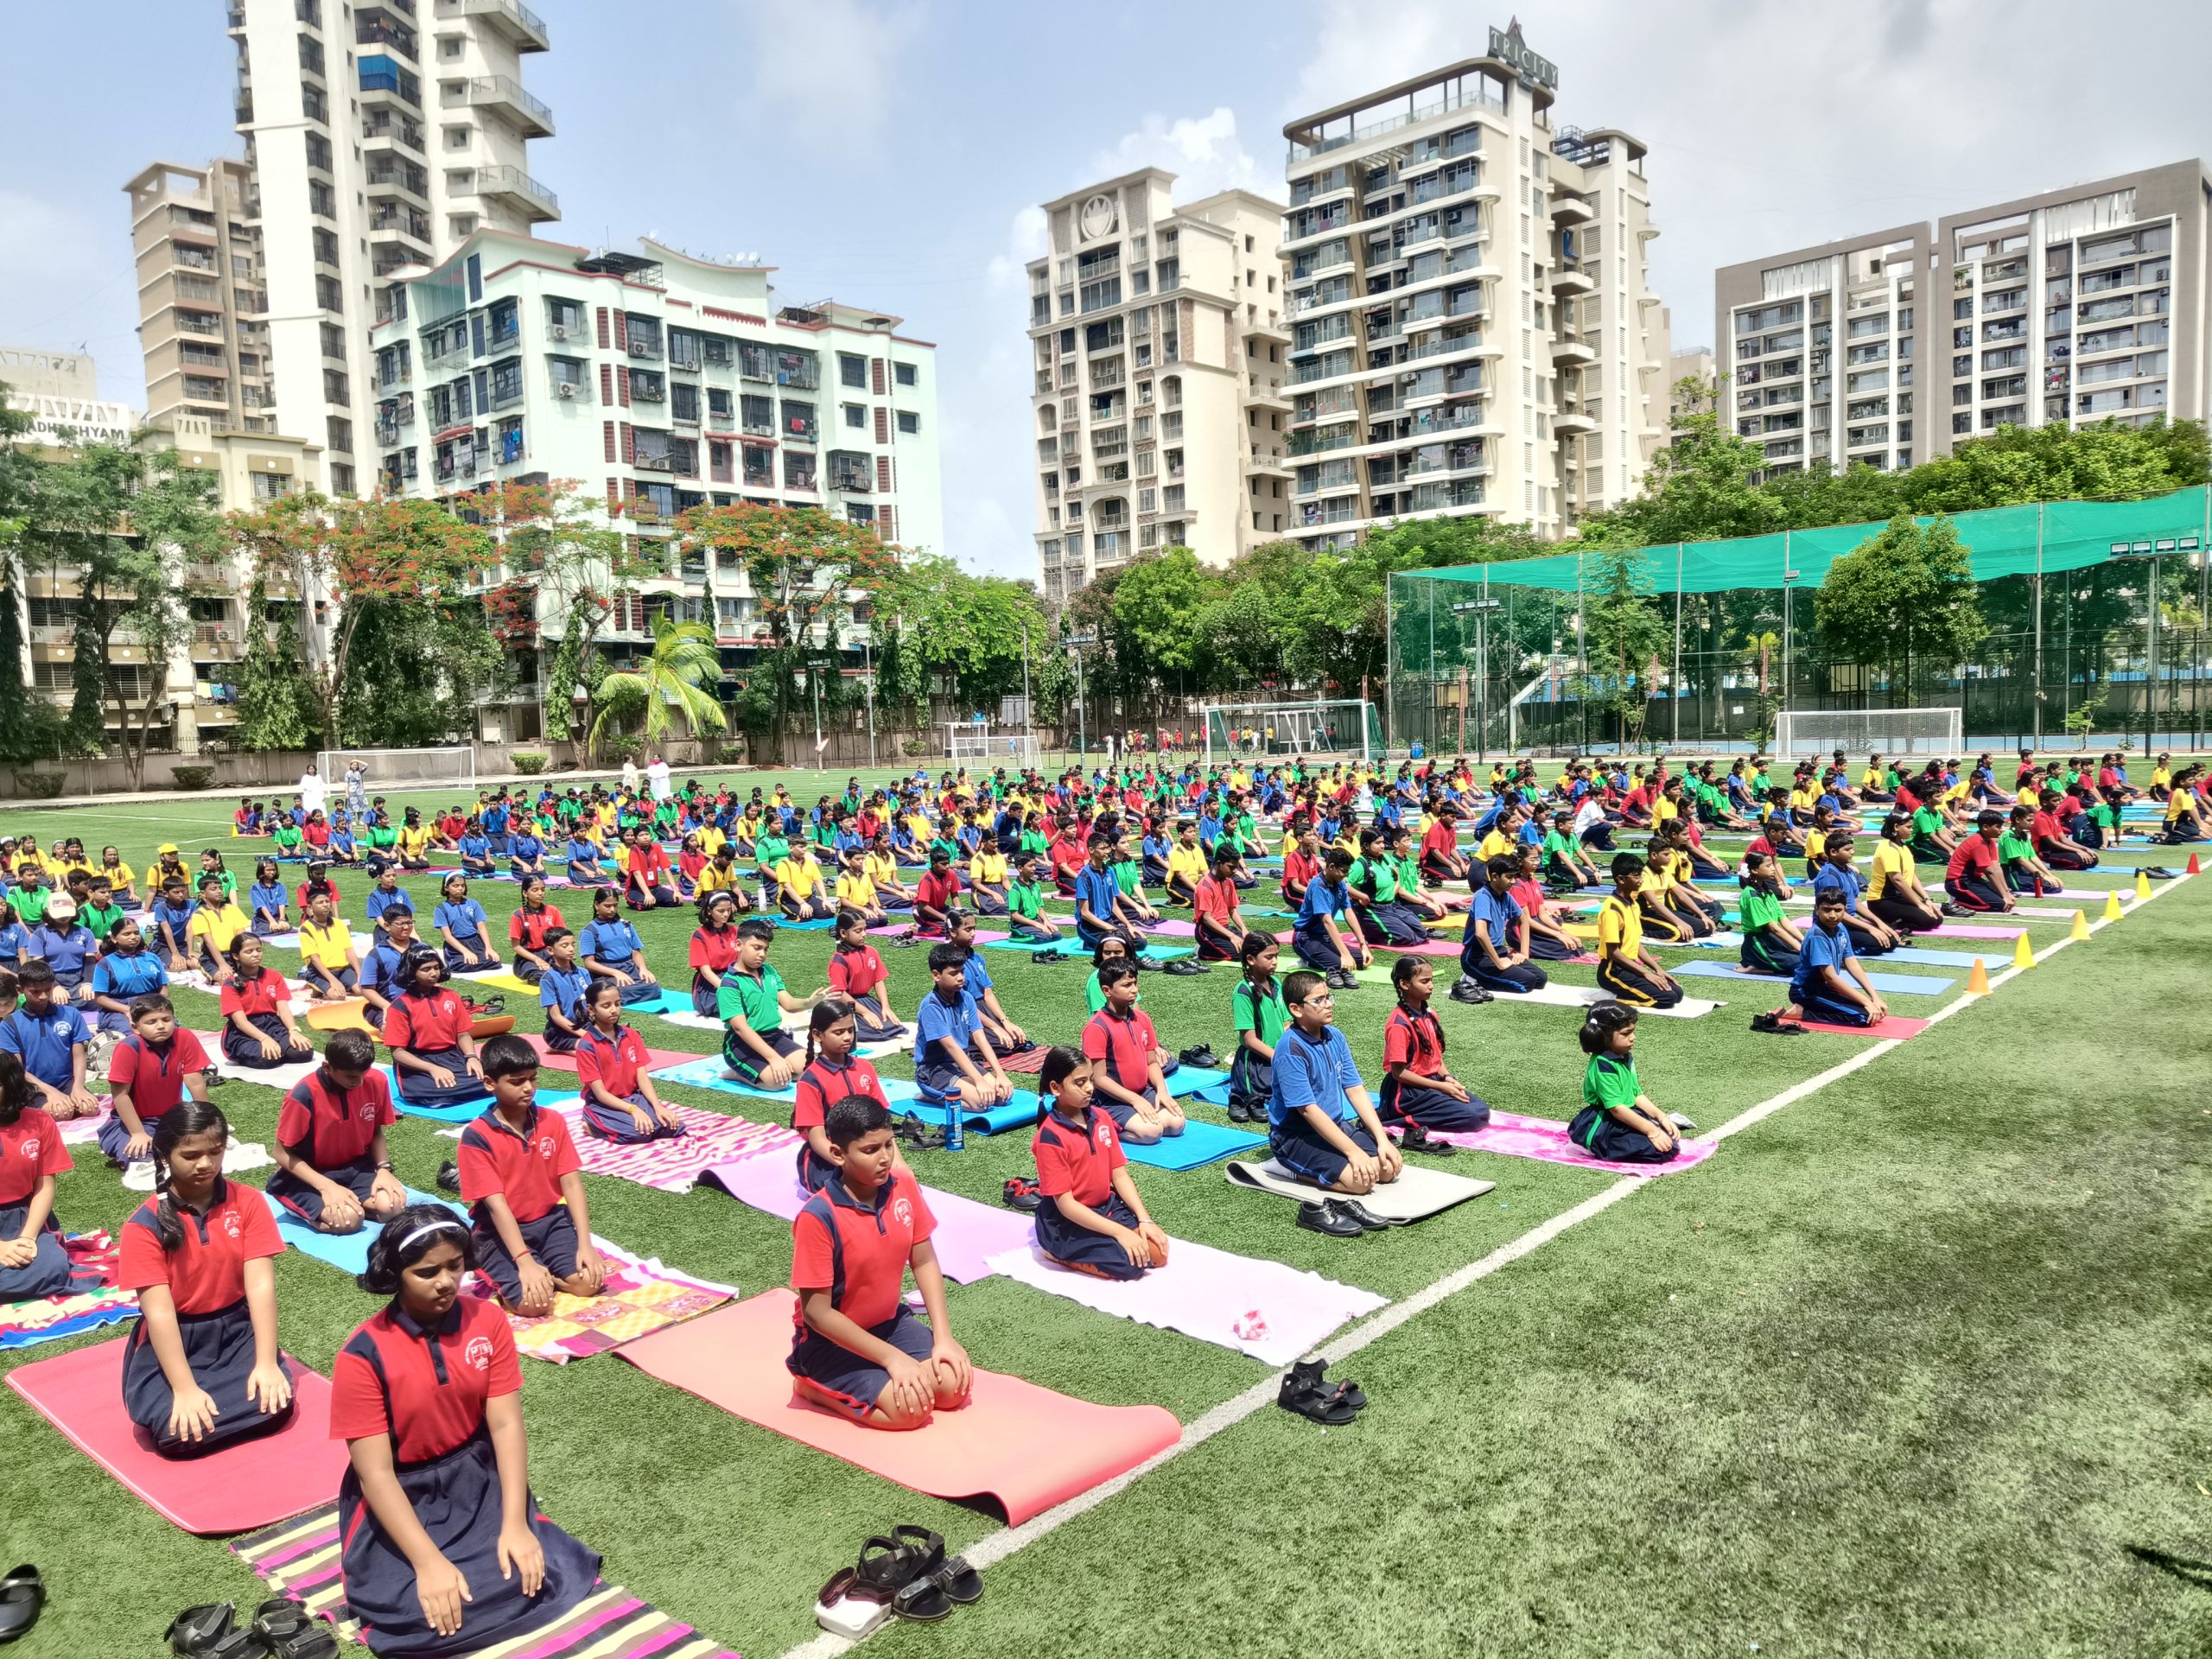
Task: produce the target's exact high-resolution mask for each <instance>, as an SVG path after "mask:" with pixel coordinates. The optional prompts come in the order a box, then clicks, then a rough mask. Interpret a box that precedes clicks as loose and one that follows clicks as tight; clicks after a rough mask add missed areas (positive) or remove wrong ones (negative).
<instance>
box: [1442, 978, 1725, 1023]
mask: <svg viewBox="0 0 2212 1659" xmlns="http://www.w3.org/2000/svg"><path fill="white" fill-rule="evenodd" d="M1616 1000H1617V999H1616V998H1615V997H1614V995H1613V994H1612V993H1611V991H1608V990H1605V989H1602V988H1599V987H1598V986H1595V985H1562V984H1560V983H1559V982H1558V981H1556V980H1554V982H1552V983H1550V984H1548V985H1547V986H1545V987H1544V988H1543V989H1541V991H1518V992H1506V991H1500V992H1498V993H1497V995H1494V996H1492V997H1491V1000H1490V1001H1489V1002H1487V1003H1486V1004H1484V1007H1492V1008H1510V1007H1516V1006H1521V1007H1551V1008H1588V1007H1596V1006H1597V1005H1598V1004H1599V1003H1600V1002H1611V1001H1616ZM1727 1006H1728V1005H1727V1004H1726V1002H1708V1001H1706V1000H1705V999H1704V998H1703V997H1700V996H1685V997H1684V998H1682V1000H1681V1001H1679V1002H1677V1003H1675V1006H1674V1007H1671V1008H1643V1007H1639V1008H1638V1009H1637V1013H1638V1014H1651V1015H1654V1016H1656V1018H1658V1019H1662V1020H1702V1019H1703V1018H1704V1017H1705V1016H1706V1015H1707V1014H1711V1013H1712V1012H1713V1010H1714V1009H1715V1008H1725V1007H1727Z"/></svg>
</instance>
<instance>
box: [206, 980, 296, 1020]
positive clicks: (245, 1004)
mask: <svg viewBox="0 0 2212 1659" xmlns="http://www.w3.org/2000/svg"><path fill="white" fill-rule="evenodd" d="M291 999H292V994H291V991H290V990H289V988H287V987H286V985H285V983H284V976H283V975H282V974H280V973H278V972H277V970H276V969H273V968H264V969H262V970H261V971H260V972H259V973H258V974H256V975H255V976H253V977H252V978H251V979H243V978H241V977H240V976H238V975H236V974H233V975H232V976H230V977H229V978H228V979H226V980H225V981H224V982H223V1018H224V1019H226V1020H228V1019H229V1018H230V1017H231V1016H232V1014H245V1016H246V1017H247V1018H248V1019H251V1018H253V1017H254V1016H255V1015H257V1014H274V1013H276V1012H277V1005H278V1004H279V1003H283V1002H289V1001H291Z"/></svg>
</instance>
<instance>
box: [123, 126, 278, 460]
mask: <svg viewBox="0 0 2212 1659" xmlns="http://www.w3.org/2000/svg"><path fill="white" fill-rule="evenodd" d="M124 192H125V194H128V195H129V196H130V242H131V252H132V256H133V257H135V258H136V260H137V266H138V316H139V323H138V338H139V344H140V347H141V349H142V350H143V352H144V353H145V359H146V420H147V423H148V424H149V425H150V426H158V427H164V428H167V427H171V426H174V425H175V421H176V418H177V416H195V417H198V418H200V419H204V420H206V421H207V422H208V423H210V425H211V426H212V427H213V429H215V430H217V431H224V432H265V431H268V430H270V423H269V417H268V416H267V414H266V413H265V411H266V410H267V409H268V406H269V402H270V382H269V322H268V313H269V294H268V290H267V288H266V287H265V285H264V275H263V270H262V263H261V231H260V213H261V209H260V204H259V202H258V201H257V200H256V197H255V192H254V183H253V171H252V169H251V168H249V167H247V166H246V164H245V162H237V161H216V162H209V163H208V164H207V166H205V167H182V166H179V165H177V164H175V163H174V162H155V163H154V164H153V165H152V166H151V167H149V168H146V170H145V171H144V172H143V173H141V174H139V175H138V176H137V177H136V178H135V179H133V180H131V181H130V183H129V184H127V185H125V186H124Z"/></svg>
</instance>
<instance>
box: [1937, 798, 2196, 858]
mask: <svg viewBox="0 0 2212 1659" xmlns="http://www.w3.org/2000/svg"><path fill="white" fill-rule="evenodd" d="M2180 800H2181V797H2180V796H2178V795H2177V796H2175V797H2174V798H2173V800H2171V801H2169V802H2168V803H2167V805H2166V821H2167V822H2168V823H2172V822H2173V820H2174V819H2175V818H2177V817H2179V816H2180V810H2179V808H2178V806H2177V803H2178V802H2179V801H2180ZM1975 839H1976V840H1977V841H1978V840H1980V836H1976V837H1975ZM2035 855H2036V849H2035V848H2034V846H2033V845H2032V844H2031V842H2029V840H2028V838H2027V837H2026V836H2020V835H2015V834H2013V832H2012V830H2010V829H2006V830H2005V831H2003V832H2002V833H2000V834H1999V836H1998V837H1997V861H1998V862H1999V863H2000V864H2018V863H2020V862H2022V861H2024V860H2026V859H2031V858H2033V857H2034V856H2035Z"/></svg>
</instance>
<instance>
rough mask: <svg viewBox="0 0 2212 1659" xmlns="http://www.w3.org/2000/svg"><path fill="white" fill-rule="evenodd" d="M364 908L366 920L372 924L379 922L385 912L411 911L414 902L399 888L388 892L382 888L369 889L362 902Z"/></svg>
mask: <svg viewBox="0 0 2212 1659" xmlns="http://www.w3.org/2000/svg"><path fill="white" fill-rule="evenodd" d="M364 908H365V910H366V911H367V912H368V918H369V919H370V920H371V921H372V922H381V921H382V920H383V919H384V918H385V912H387V911H393V910H404V911H409V912H411V911H413V910H414V908H415V901H414V900H413V899H410V898H409V897H408V896H407V893H406V892H405V890H404V889H403V888H400V887H393V888H392V889H391V891H389V892H386V891H385V889H384V888H382V887H371V888H370V889H369V896H368V898H367V899H365V901H364Z"/></svg>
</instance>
